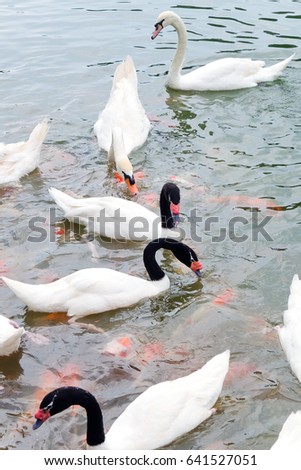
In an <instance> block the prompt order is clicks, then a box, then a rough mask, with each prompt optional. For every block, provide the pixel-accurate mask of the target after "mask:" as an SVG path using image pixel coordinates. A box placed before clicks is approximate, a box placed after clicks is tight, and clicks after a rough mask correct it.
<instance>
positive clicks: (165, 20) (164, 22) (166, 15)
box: [151, 11, 182, 39]
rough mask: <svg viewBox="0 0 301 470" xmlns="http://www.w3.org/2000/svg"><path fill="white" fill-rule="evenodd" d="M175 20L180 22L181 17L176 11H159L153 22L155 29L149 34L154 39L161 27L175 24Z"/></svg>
mask: <svg viewBox="0 0 301 470" xmlns="http://www.w3.org/2000/svg"><path fill="white" fill-rule="evenodd" d="M177 21H180V22H182V20H181V18H180V17H179V16H178V15H176V13H173V12H172V11H163V12H162V13H160V15H159V16H158V18H157V20H156V23H155V28H156V29H155V31H154V32H153V34H152V35H151V38H152V39H155V38H156V37H157V36H158V34H159V33H160V31H162V29H163V28H166V26H168V25H172V26H176V24H177Z"/></svg>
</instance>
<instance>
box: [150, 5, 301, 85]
mask: <svg viewBox="0 0 301 470" xmlns="http://www.w3.org/2000/svg"><path fill="white" fill-rule="evenodd" d="M169 25H171V26H173V27H174V28H175V29H176V31H177V34H178V47H177V51H176V54H175V56H174V58H173V61H172V63H171V66H170V69H169V72H168V76H167V86H169V87H170V88H173V89H176V90H183V91H185V90H187V91H189V90H191V91H206V90H208V91H219V90H236V89H241V88H251V87H255V86H257V85H258V83H261V82H267V81H271V80H274V79H275V78H277V77H279V75H280V74H281V72H282V71H283V70H284V69H285V67H286V66H287V65H288V64H289V62H290V61H291V60H292V58H293V57H294V55H295V54H293V55H291V56H290V57H288V58H287V59H285V60H283V61H281V62H278V63H276V64H274V65H272V66H270V67H264V66H265V62H263V61H261V60H252V59H248V58H232V57H231V58H230V57H229V58H228V57H227V58H223V59H219V60H215V61H213V62H210V63H209V64H206V65H204V66H203V67H199V68H197V69H195V70H193V71H192V72H189V73H186V74H185V75H182V74H181V70H182V66H183V63H184V57H185V51H186V47H187V31H186V28H185V25H184V22H183V20H182V19H181V18H180V16H179V15H177V14H176V13H174V12H172V11H164V12H162V13H161V14H160V15H159V16H158V18H157V20H156V24H155V28H156V29H155V31H154V32H153V34H152V36H151V38H152V39H155V38H156V37H157V36H158V34H159V33H160V31H161V30H162V29H163V28H165V27H166V26H169Z"/></svg>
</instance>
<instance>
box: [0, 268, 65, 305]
mask: <svg viewBox="0 0 301 470" xmlns="http://www.w3.org/2000/svg"><path fill="white" fill-rule="evenodd" d="M0 279H2V280H3V281H4V282H5V284H6V285H7V287H9V288H10V289H11V290H12V291H13V293H14V294H15V295H16V296H17V297H18V298H19V299H20V300H22V302H24V304H25V305H27V306H28V308H29V309H30V310H33V311H35V312H62V311H65V310H63V302H64V298H65V297H66V296H65V290H64V289H60V287H59V288H57V282H59V281H60V280H58V281H54V282H50V283H49V284H27V283H25V282H20V281H15V280H14V279H9V278H7V277H4V276H2V277H1V278H0ZM60 292H62V294H61V295H60ZM62 298H63V300H62Z"/></svg>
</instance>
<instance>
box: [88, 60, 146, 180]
mask: <svg viewBox="0 0 301 470" xmlns="http://www.w3.org/2000/svg"><path fill="white" fill-rule="evenodd" d="M150 128H151V125H150V122H149V120H148V118H147V116H146V113H145V110H144V108H143V106H142V104H141V101H140V99H139V95H138V87H137V74H136V69H135V66H134V63H133V60H132V59H131V57H127V58H126V60H124V61H123V62H122V63H121V64H120V65H118V67H117V68H116V71H115V74H114V79H113V84H112V88H111V93H110V96H109V99H108V102H107V104H106V106H105V108H104V109H103V111H101V112H100V114H99V117H98V120H97V121H96V123H95V124H94V132H95V135H96V137H97V141H98V145H99V147H100V148H102V149H104V150H106V151H107V152H108V155H109V158H110V159H111V160H115V163H116V167H117V171H118V173H119V175H120V176H123V173H125V174H126V175H130V174H131V172H132V165H131V163H130V161H129V158H128V155H129V154H130V153H131V152H132V151H133V150H135V149H137V148H139V147H141V146H142V145H143V144H144V142H145V141H146V139H147V137H148V134H149V131H150Z"/></svg>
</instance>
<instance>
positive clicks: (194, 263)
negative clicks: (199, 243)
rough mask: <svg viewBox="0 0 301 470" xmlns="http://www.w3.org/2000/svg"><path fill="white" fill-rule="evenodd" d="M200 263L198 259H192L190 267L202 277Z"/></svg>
mask: <svg viewBox="0 0 301 470" xmlns="http://www.w3.org/2000/svg"><path fill="white" fill-rule="evenodd" d="M202 268H203V266H202V263H200V261H192V263H191V265H190V269H192V271H193V272H194V273H195V274H196V275H197V277H202Z"/></svg>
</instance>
